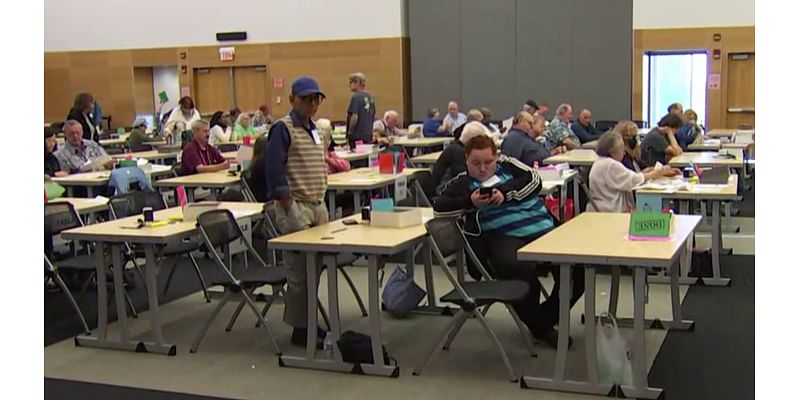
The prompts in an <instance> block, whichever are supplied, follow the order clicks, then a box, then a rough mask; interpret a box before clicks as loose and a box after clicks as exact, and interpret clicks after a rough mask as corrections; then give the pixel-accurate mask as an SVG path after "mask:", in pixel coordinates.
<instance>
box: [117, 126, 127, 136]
mask: <svg viewBox="0 0 800 400" xmlns="http://www.w3.org/2000/svg"><path fill="white" fill-rule="evenodd" d="M117 133H118V134H120V135H124V134H125V128H123V127H119V128H117Z"/></svg>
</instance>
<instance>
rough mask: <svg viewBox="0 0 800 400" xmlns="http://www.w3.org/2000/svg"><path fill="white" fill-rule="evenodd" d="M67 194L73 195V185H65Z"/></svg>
mask: <svg viewBox="0 0 800 400" xmlns="http://www.w3.org/2000/svg"><path fill="white" fill-rule="evenodd" d="M67 196H69V197H75V187H74V186H72V185H70V186H67Z"/></svg>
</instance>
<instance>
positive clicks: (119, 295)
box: [98, 243, 129, 342]
mask: <svg viewBox="0 0 800 400" xmlns="http://www.w3.org/2000/svg"><path fill="white" fill-rule="evenodd" d="M119 247H120V244H119V243H112V244H111V261H112V263H113V265H114V270H113V273H114V302H115V303H117V322H119V325H120V340H122V341H123V342H127V341H128V336H129V334H128V310H127V309H126V308H127V304H128V303H127V302H126V301H125V285H124V280H123V277H122V270H123V269H124V268H125V266H124V265H123V263H122V256H121V254H120V248H119ZM98 290H100V288H99V287H98ZM103 290H105V286H104V287H103Z"/></svg>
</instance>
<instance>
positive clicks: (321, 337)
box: [291, 328, 328, 349]
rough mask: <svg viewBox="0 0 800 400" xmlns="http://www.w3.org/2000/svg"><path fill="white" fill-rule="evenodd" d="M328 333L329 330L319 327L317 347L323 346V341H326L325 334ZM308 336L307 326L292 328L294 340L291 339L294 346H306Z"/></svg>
mask: <svg viewBox="0 0 800 400" xmlns="http://www.w3.org/2000/svg"><path fill="white" fill-rule="evenodd" d="M327 334H328V332H327V331H325V330H323V329H321V328H317V348H318V349H322V348H323V342H324V341H325V335H327ZM307 337H308V329H306V328H294V329H293V330H292V341H291V342H292V345H293V346H300V347H306V341H307Z"/></svg>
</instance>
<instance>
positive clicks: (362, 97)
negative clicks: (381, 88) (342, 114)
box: [347, 91, 375, 146]
mask: <svg viewBox="0 0 800 400" xmlns="http://www.w3.org/2000/svg"><path fill="white" fill-rule="evenodd" d="M351 114H354V115H357V116H358V121H356V125H355V126H354V127H353V129H352V130H351V129H350V115H351ZM374 122H375V98H373V97H372V95H371V94H369V93H367V92H365V91H360V92H356V93H353V96H352V97H350V105H349V106H348V107H347V124H348V126H347V139H348V142H349V143H350V146H355V142H356V141H357V140H361V141H363V142H364V143H365V144H367V143H372V124H373V123H374Z"/></svg>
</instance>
